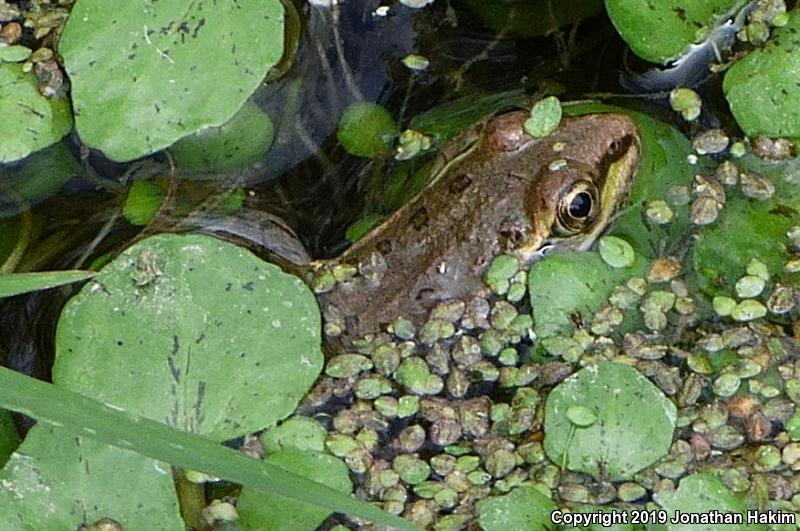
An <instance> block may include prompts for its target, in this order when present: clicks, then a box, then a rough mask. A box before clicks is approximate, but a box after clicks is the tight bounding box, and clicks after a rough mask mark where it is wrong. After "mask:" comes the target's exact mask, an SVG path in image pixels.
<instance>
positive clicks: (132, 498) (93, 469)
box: [0, 423, 184, 531]
mask: <svg viewBox="0 0 800 531" xmlns="http://www.w3.org/2000/svg"><path fill="white" fill-rule="evenodd" d="M0 513H2V514H3V529H8V530H14V531H23V530H28V529H79V528H80V527H81V525H82V524H85V523H87V522H88V523H91V522H94V521H96V520H99V519H101V518H113V519H114V520H116V521H118V522H125V527H126V529H151V530H153V531H171V530H174V529H183V528H184V523H183V519H182V518H181V515H180V510H179V507H178V501H177V498H176V497H175V485H174V482H173V480H172V473H171V470H170V466H169V464H167V463H161V462H159V461H155V460H153V459H150V458H149V457H144V456H142V455H139V454H137V453H134V452H129V451H127V450H120V449H119V448H115V447H113V446H108V445H107V444H104V443H99V442H96V441H94V440H92V439H87V438H77V437H75V435H74V434H72V433H70V432H67V431H65V430H62V429H61V428H55V427H53V426H49V425H47V424H45V423H40V424H37V425H36V426H34V427H33V429H31V431H30V432H28V436H27V437H26V438H25V441H23V443H22V445H21V446H20V447H19V449H18V450H17V453H15V454H14V455H12V456H11V458H10V459H9V461H8V463H6V466H5V468H3V470H2V471H0Z"/></svg>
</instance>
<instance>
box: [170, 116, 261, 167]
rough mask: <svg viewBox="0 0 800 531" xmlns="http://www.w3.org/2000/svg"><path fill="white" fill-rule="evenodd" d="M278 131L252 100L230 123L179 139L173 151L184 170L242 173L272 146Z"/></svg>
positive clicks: (172, 148) (171, 149) (176, 160)
mask: <svg viewBox="0 0 800 531" xmlns="http://www.w3.org/2000/svg"><path fill="white" fill-rule="evenodd" d="M273 136H274V128H273V125H272V121H271V120H270V119H269V116H267V115H266V114H265V113H264V111H262V110H261V108H260V107H259V106H258V105H256V104H255V103H253V102H252V101H248V102H246V103H245V104H244V106H243V107H242V108H241V109H239V111H238V112H237V113H236V114H234V115H233V118H231V119H230V120H229V121H227V122H225V123H224V124H222V125H221V126H219V127H209V128H206V129H202V130H200V131H198V132H197V133H195V134H193V135H191V136H187V137H184V138H182V139H180V140H178V141H177V142H176V143H175V144H173V146H172V147H171V148H169V150H170V152H171V153H172V155H173V156H174V157H175V162H176V163H177V164H178V166H179V167H180V168H182V169H186V170H194V171H198V170H202V171H215V172H221V171H231V170H242V169H245V168H247V167H248V166H250V165H252V164H254V163H256V162H258V161H259V160H260V159H261V157H262V156H264V153H266V152H267V150H268V149H269V147H270V145H271V144H272V138H273Z"/></svg>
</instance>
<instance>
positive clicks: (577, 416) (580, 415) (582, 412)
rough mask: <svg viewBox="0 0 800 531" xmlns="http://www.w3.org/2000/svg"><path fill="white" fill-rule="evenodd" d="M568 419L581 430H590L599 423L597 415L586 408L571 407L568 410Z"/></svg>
mask: <svg viewBox="0 0 800 531" xmlns="http://www.w3.org/2000/svg"><path fill="white" fill-rule="evenodd" d="M567 418H568V419H569V421H570V422H571V423H573V424H575V425H576V426H578V427H579V428H588V427H589V426H591V425H592V424H594V423H595V422H597V415H595V414H594V411H592V410H591V409H590V408H588V407H586V406H570V407H568V408H567Z"/></svg>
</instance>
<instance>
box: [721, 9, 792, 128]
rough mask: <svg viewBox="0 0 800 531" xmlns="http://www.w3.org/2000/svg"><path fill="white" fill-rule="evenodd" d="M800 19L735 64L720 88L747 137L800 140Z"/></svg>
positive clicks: (789, 24)
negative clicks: (792, 138)
mask: <svg viewBox="0 0 800 531" xmlns="http://www.w3.org/2000/svg"><path fill="white" fill-rule="evenodd" d="M798 31H800V15H798V13H797V12H792V13H790V15H789V22H788V24H786V25H785V26H783V27H781V28H777V29H776V30H775V33H774V34H773V35H772V37H771V38H770V39H769V41H768V42H767V43H766V44H765V45H764V46H763V47H761V48H759V49H757V50H755V51H753V52H752V53H750V54H749V55H748V56H747V57H745V58H743V59H742V60H740V61H738V62H736V64H734V65H733V66H732V67H731V69H730V70H728V72H727V73H726V74H725V80H724V81H723V84H722V88H723V90H724V91H725V97H726V98H727V100H728V103H729V104H730V107H731V112H733V116H734V117H735V118H736V123H738V124H739V127H741V128H742V130H744V132H745V133H747V134H748V135H751V136H754V135H767V136H772V137H777V136H788V137H800V87H798V86H797V79H798V78H800V41H799V40H798V39H797V32H798Z"/></svg>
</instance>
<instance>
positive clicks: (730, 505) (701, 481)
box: [659, 474, 764, 531]
mask: <svg viewBox="0 0 800 531" xmlns="http://www.w3.org/2000/svg"><path fill="white" fill-rule="evenodd" d="M659 501H660V503H661V505H662V506H663V507H664V509H666V510H667V511H669V512H670V520H672V517H673V515H674V514H675V513H676V511H679V512H680V513H682V514H684V515H688V514H708V513H710V512H712V511H714V512H719V513H740V514H742V515H743V516H742V517H743V522H747V519H746V516H745V515H744V513H745V511H746V509H747V507H746V506H745V504H744V502H743V501H742V500H741V499H740V498H739V497H737V496H736V495H735V494H733V493H732V492H731V491H730V490H728V488H727V487H726V486H725V485H724V484H723V483H722V481H720V480H719V478H717V477H715V476H712V475H710V474H692V475H691V476H686V477H685V478H683V479H682V480H681V482H680V485H678V488H677V489H676V490H675V492H673V493H671V494H667V495H665V496H662V497H661V499H660V500H659ZM745 527H746V528H747V529H751V530H753V531H758V530H760V529H764V526H762V525H760V524H756V523H747V526H743V525H733V526H732V525H731V524H727V525H725V524H705V525H703V526H702V527H699V526H698V525H697V524H694V525H692V524H683V523H669V524H667V529H668V530H669V531H694V530H696V529H703V530H704V531H726V530H728V529H743V528H745Z"/></svg>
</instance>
